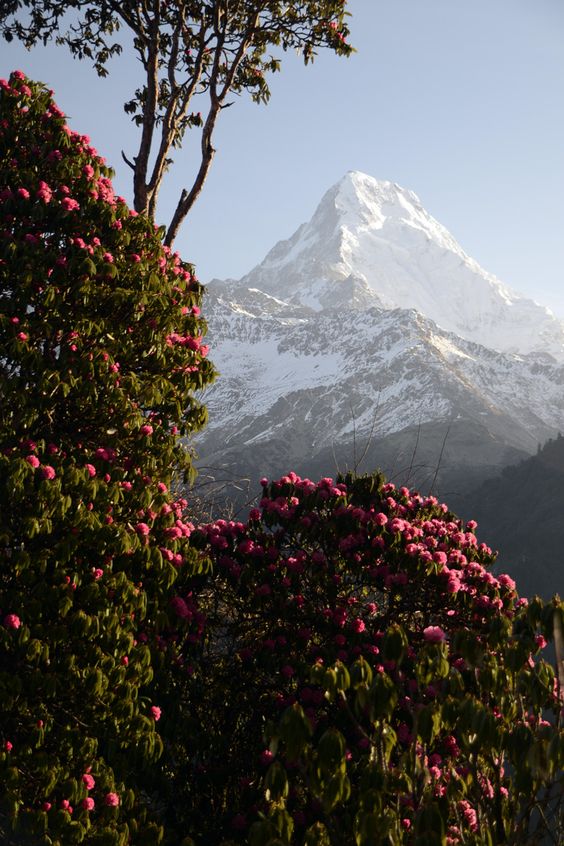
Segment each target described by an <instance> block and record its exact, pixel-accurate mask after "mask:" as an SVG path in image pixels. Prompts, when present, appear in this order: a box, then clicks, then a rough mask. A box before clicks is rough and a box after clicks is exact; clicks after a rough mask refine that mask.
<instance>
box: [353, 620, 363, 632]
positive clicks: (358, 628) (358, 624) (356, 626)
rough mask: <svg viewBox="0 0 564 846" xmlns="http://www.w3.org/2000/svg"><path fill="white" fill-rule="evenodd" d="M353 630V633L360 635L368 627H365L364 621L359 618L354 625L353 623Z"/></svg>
mask: <svg viewBox="0 0 564 846" xmlns="http://www.w3.org/2000/svg"><path fill="white" fill-rule="evenodd" d="M351 628H352V630H353V632H356V633H357V634H360V633H361V632H363V631H364V630H365V628H366V626H365V625H364V620H360V619H358V618H357V619H356V620H353V621H352V623H351Z"/></svg>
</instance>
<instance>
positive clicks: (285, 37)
mask: <svg viewBox="0 0 564 846" xmlns="http://www.w3.org/2000/svg"><path fill="white" fill-rule="evenodd" d="M3 5H4V9H3V11H0V30H1V31H2V33H3V35H4V37H5V38H6V39H7V40H9V41H10V40H12V39H13V38H14V37H16V38H19V39H20V40H22V41H23V43H24V44H25V45H26V46H27V47H31V46H32V45H34V44H35V43H36V42H37V41H43V42H47V41H48V40H49V39H51V38H52V37H56V39H57V42H58V43H60V44H66V45H67V46H68V47H69V48H70V50H71V52H72V54H73V55H74V56H76V57H78V58H85V57H86V58H89V59H91V60H92V61H93V63H94V67H95V68H96V70H97V72H98V73H99V74H100V75H106V74H107V72H108V70H107V63H108V60H109V59H110V58H111V57H112V56H113V55H115V54H118V53H120V52H121V51H122V44H121V43H120V40H119V38H120V35H119V30H120V29H121V28H122V27H126V28H127V29H128V30H129V31H130V33H131V35H132V37H133V48H134V51H135V53H136V54H137V56H138V58H139V59H140V62H141V65H142V67H143V71H144V81H143V84H142V85H141V86H140V87H139V88H138V89H137V90H136V91H135V93H134V95H133V97H132V98H131V99H130V100H129V101H128V102H127V103H125V110H126V111H127V112H129V113H130V114H132V115H133V120H134V121H135V122H136V123H137V125H138V126H139V127H140V128H141V139H140V143H139V149H138V152H137V155H135V156H134V157H133V159H131V160H130V159H129V158H127V157H125V155H124V158H125V160H126V162H127V164H128V165H129V166H130V167H131V169H132V170H133V183H134V207H135V210H136V211H137V212H140V213H141V212H143V213H147V214H148V215H149V217H150V218H151V219H153V220H154V218H155V212H156V205H157V200H158V194H159V190H160V187H161V185H162V182H163V178H164V176H165V173H166V171H167V169H168V167H169V165H170V164H171V159H170V152H171V148H173V147H179V146H180V145H181V144H182V141H183V138H184V135H185V132H186V130H187V129H191V128H195V127H198V128H200V130H201V145H200V163H199V166H198V168H197V170H196V176H195V178H194V181H193V184H192V186H191V187H190V188H188V189H183V190H182V192H181V195H180V198H179V200H178V203H177V206H176V209H175V211H174V214H173V217H172V220H171V222H170V225H169V227H168V231H167V234H166V239H165V242H166V243H167V244H168V245H170V244H171V243H172V242H173V240H174V238H175V237H176V235H177V233H178V229H179V227H180V225H181V223H182V221H183V220H184V218H185V217H186V216H187V214H188V213H189V211H190V209H191V208H192V206H193V205H194V203H195V202H196V200H197V198H198V196H199V194H200V192H201V190H202V187H203V185H204V182H205V180H206V177H207V175H208V172H209V169H210V166H211V163H212V160H213V157H214V153H215V150H214V147H213V144H212V138H213V133H214V129H215V126H216V122H217V119H218V117H219V115H220V113H221V111H222V109H224V108H226V107H227V106H230V105H231V102H228V97H229V95H230V94H243V93H244V92H247V93H248V94H250V96H251V97H252V99H253V100H255V101H256V102H259V103H260V102H263V103H266V102H268V100H269V98H270V89H269V86H268V82H267V79H266V75H267V74H268V73H270V72H275V71H278V70H280V58H279V57H278V56H275V55H273V54H271V53H270V49H271V48H276V47H279V48H281V49H282V50H283V51H286V50H288V49H290V48H293V49H296V50H297V51H298V53H299V54H301V55H302V56H303V59H304V61H305V62H306V64H307V63H308V62H310V61H311V60H312V59H313V58H314V56H315V51H316V49H317V48H319V47H328V48H329V49H331V50H333V51H334V52H335V53H337V54H338V55H345V56H346V55H349V54H350V53H351V52H352V48H351V47H350V45H349V44H347V41H346V37H347V35H348V27H347V24H346V16H347V12H346V0H293V2H290V3H288V2H283V0H191V1H190V2H184V0H143V2H140V0H125V2H124V0H101V1H100V2H95V3H94V2H92V0H11V2H8V3H7V4H3ZM67 14H69V18H68V21H66V22H65V17H66V16H67ZM67 23H68V28H67V29H66V31H65V29H64V27H65V25H66V24H67Z"/></svg>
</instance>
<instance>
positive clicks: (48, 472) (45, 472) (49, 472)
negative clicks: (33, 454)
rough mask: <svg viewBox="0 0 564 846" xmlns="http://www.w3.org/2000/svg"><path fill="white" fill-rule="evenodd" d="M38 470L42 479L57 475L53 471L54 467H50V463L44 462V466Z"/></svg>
mask: <svg viewBox="0 0 564 846" xmlns="http://www.w3.org/2000/svg"><path fill="white" fill-rule="evenodd" d="M40 472H41V475H42V476H43V478H44V479H54V478H55V476H56V475H57V474H56V473H55V468H54V467H51V465H50V464H45V466H44V467H42V468H41V471H40Z"/></svg>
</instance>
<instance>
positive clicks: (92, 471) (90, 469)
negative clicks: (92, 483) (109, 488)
mask: <svg viewBox="0 0 564 846" xmlns="http://www.w3.org/2000/svg"><path fill="white" fill-rule="evenodd" d="M85 467H86V469H87V470H88V473H89V475H90V478H94V476H95V475H96V468H95V467H94V465H93V464H86V465H85Z"/></svg>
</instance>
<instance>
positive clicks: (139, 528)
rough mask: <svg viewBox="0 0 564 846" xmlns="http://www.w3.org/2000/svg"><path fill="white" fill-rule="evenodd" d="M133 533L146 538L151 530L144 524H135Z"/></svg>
mask: <svg viewBox="0 0 564 846" xmlns="http://www.w3.org/2000/svg"><path fill="white" fill-rule="evenodd" d="M135 531H136V532H137V534H138V535H141V537H147V535H148V534H149V532H150V531H151V530H150V528H149V526H148V525H147V524H146V523H137V525H136V526H135Z"/></svg>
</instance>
